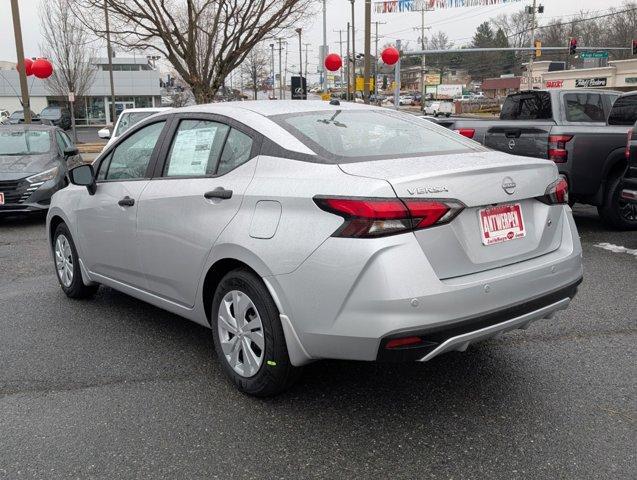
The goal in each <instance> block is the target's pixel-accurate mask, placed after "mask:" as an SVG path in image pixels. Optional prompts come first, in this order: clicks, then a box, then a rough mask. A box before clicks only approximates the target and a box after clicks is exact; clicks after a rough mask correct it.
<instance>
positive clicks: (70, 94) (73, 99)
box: [69, 92, 75, 103]
mask: <svg viewBox="0 0 637 480" xmlns="http://www.w3.org/2000/svg"><path fill="white" fill-rule="evenodd" d="M74 101H75V92H69V102H71V103H73V102H74Z"/></svg>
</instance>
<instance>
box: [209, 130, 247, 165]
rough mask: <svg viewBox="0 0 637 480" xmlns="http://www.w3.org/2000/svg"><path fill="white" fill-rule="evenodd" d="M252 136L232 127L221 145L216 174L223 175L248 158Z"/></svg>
mask: <svg viewBox="0 0 637 480" xmlns="http://www.w3.org/2000/svg"><path fill="white" fill-rule="evenodd" d="M251 151H252V138H250V137H249V136H248V135H246V134H245V133H243V132H240V131H239V130H235V129H234V128H232V129H231V130H230V133H229V134H228V139H227V140H226V144H225V146H224V147H223V153H222V154H221V160H220V161H219V168H217V175H223V174H225V173H228V172H229V171H230V170H232V169H234V168H236V167H238V166H239V165H241V164H242V163H245V162H247V161H248V160H250V152H251Z"/></svg>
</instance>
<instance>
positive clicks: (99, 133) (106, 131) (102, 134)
mask: <svg viewBox="0 0 637 480" xmlns="http://www.w3.org/2000/svg"><path fill="white" fill-rule="evenodd" d="M97 136H98V137H100V138H103V139H104V140H108V139H109V138H111V131H110V130H109V129H108V128H102V129H101V130H98V131H97Z"/></svg>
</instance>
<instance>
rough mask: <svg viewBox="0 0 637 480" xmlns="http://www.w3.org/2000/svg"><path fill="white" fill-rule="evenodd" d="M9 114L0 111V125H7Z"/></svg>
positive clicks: (7, 111)
mask: <svg viewBox="0 0 637 480" xmlns="http://www.w3.org/2000/svg"><path fill="white" fill-rule="evenodd" d="M10 116H11V112H9V110H0V123H5V122H6V123H9V117H10Z"/></svg>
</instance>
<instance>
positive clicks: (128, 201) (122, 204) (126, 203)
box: [117, 195, 135, 207]
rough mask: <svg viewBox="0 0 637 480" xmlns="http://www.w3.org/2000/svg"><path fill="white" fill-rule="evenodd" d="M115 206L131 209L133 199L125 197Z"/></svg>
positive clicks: (133, 203) (133, 202)
mask: <svg viewBox="0 0 637 480" xmlns="http://www.w3.org/2000/svg"><path fill="white" fill-rule="evenodd" d="M117 204H118V205H119V206H120V207H132V206H133V205H135V199H134V198H130V197H129V196H128V195H126V196H125V197H124V198H122V199H121V200H120V201H119V202H117Z"/></svg>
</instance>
